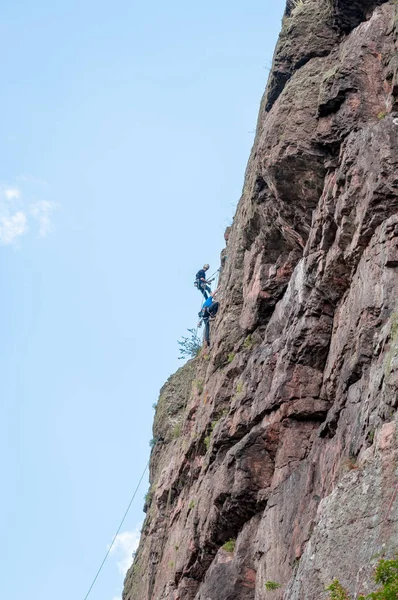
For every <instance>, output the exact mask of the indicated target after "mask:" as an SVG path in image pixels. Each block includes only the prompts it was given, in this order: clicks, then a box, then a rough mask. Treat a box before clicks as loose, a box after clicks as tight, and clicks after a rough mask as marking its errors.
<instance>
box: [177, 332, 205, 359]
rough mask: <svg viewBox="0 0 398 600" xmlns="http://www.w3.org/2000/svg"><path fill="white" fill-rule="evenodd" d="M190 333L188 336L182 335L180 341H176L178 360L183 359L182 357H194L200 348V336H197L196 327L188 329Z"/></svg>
mask: <svg viewBox="0 0 398 600" xmlns="http://www.w3.org/2000/svg"><path fill="white" fill-rule="evenodd" d="M188 331H189V333H190V334H191V335H190V337H184V336H183V337H182V339H181V341H180V340H179V341H178V344H179V346H180V348H179V350H180V356H179V357H178V360H183V359H184V358H195V357H196V356H198V354H199V352H200V350H201V348H202V342H201V339H200V337H199V336H198V333H197V330H196V329H188Z"/></svg>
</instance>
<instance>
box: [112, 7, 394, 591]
mask: <svg viewBox="0 0 398 600" xmlns="http://www.w3.org/2000/svg"><path fill="white" fill-rule="evenodd" d="M397 27H398V5H397V3H396V2H395V0H390V1H386V2H381V1H377V0H369V1H361V2H360V1H359V0H358V2H357V1H350V2H349V1H348V0H304V1H303V2H293V1H291V0H289V1H288V3H287V8H286V12H285V16H284V20H283V25H282V33H281V36H280V40H279V42H278V46H277V49H276V52H275V56H274V64H273V69H272V72H271V74H270V79H269V83H268V86H267V90H266V93H265V96H264V98H263V100H262V103H261V107H260V115H259V120H258V127H257V133H256V138H255V142H254V146H253V149H252V152H251V156H250V159H249V163H248V166H247V170H246V175H245V182H244V186H243V192H242V197H241V199H240V202H239V205H238V208H237V212H236V215H235V218H234V222H233V225H232V227H231V228H229V230H228V232H227V235H226V238H227V245H226V248H225V250H224V251H223V253H222V265H223V267H222V273H221V277H220V289H221V306H222V308H221V310H220V313H219V316H218V318H217V321H216V322H215V323H214V324H213V330H212V347H211V349H210V351H205V350H204V351H202V353H201V354H200V355H199V356H198V357H197V358H196V359H194V360H192V361H190V362H188V363H187V364H186V365H185V366H184V367H182V368H181V369H180V370H179V371H178V372H177V373H176V374H175V375H173V376H172V377H171V378H170V379H169V381H168V382H167V383H166V384H165V386H164V388H163V389H162V391H161V394H160V398H159V402H158V405H157V409H156V416H155V423H154V447H153V449H152V454H151V468H150V481H151V488H150V490H149V493H148V495H147V500H146V507H145V508H146V511H147V514H146V520H145V523H144V527H143V533H142V538H141V542H140V546H139V549H138V552H137V554H136V557H135V561H134V564H133V566H132V567H131V569H130V570H129V572H128V574H127V577H126V581H125V589H124V592H123V600H265V599H266V598H267V597H268V595H267V594H268V592H267V591H266V587H265V583H266V582H267V581H275V582H278V583H279V584H280V585H281V588H279V590H278V591H275V592H274V593H273V594H274V597H275V598H280V599H282V598H283V599H285V600H287V599H289V600H304V599H305V600H319V599H320V598H325V593H324V588H325V585H327V584H328V583H330V581H331V580H332V579H333V578H334V577H338V578H339V579H340V580H341V582H342V583H343V584H344V585H346V587H347V588H348V589H349V591H350V593H352V594H354V593H356V592H358V591H359V589H358V586H359V585H361V586H362V588H361V589H362V591H366V589H368V586H369V585H370V583H369V582H370V576H369V572H368V571H369V565H370V564H371V561H372V556H371V555H370V554H369V548H373V546H376V551H381V550H383V549H384V550H385V551H386V552H387V553H388V552H393V551H394V550H397V549H398V548H397V543H396V540H397V539H398V538H397V535H398V502H396V503H394V502H392V505H391V510H390V514H389V516H388V525H387V524H386V522H385V506H386V505H389V504H390V502H391V499H392V498H393V496H392V494H393V492H394V489H395V488H394V486H395V485H396V483H397V475H396V469H397V466H398V465H397V456H398V440H397V434H396V431H397V406H398V300H397V298H398V126H397V125H396V124H395V123H394V119H395V118H396V117H397V116H398V112H397V110H398V108H397V107H398V104H397V99H398V96H397V94H398V58H397V56H398V52H397V50H398V48H397V39H398V33H397ZM373 554H374V552H373ZM358 574H360V575H358ZM359 582H360V583H359Z"/></svg>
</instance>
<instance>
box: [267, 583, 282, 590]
mask: <svg viewBox="0 0 398 600" xmlns="http://www.w3.org/2000/svg"><path fill="white" fill-rule="evenodd" d="M280 587H282V586H281V584H280V583H276V581H267V582H266V583H265V589H266V590H267V592H273V591H274V590H279V588H280Z"/></svg>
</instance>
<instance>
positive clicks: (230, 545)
mask: <svg viewBox="0 0 398 600" xmlns="http://www.w3.org/2000/svg"><path fill="white" fill-rule="evenodd" d="M235 545H236V540H232V539H231V540H228V542H225V544H224V545H223V547H222V549H223V550H225V552H233V551H234V550H235Z"/></svg>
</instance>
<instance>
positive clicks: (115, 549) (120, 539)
mask: <svg viewBox="0 0 398 600" xmlns="http://www.w3.org/2000/svg"><path fill="white" fill-rule="evenodd" d="M140 528H141V526H140V525H139V526H138V527H136V529H135V530H134V531H124V532H123V533H119V535H118V536H117V537H116V540H115V543H114V545H113V546H112V550H111V554H115V555H116V556H117V559H118V560H117V563H116V564H117V567H118V569H119V571H120V573H122V575H126V573H127V571H128V569H129V568H130V567H131V564H132V562H133V552H135V551H136V550H137V548H138V543H139V541H140V536H141V533H140ZM113 600H118V599H117V598H116V599H115V598H114V599H113Z"/></svg>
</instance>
